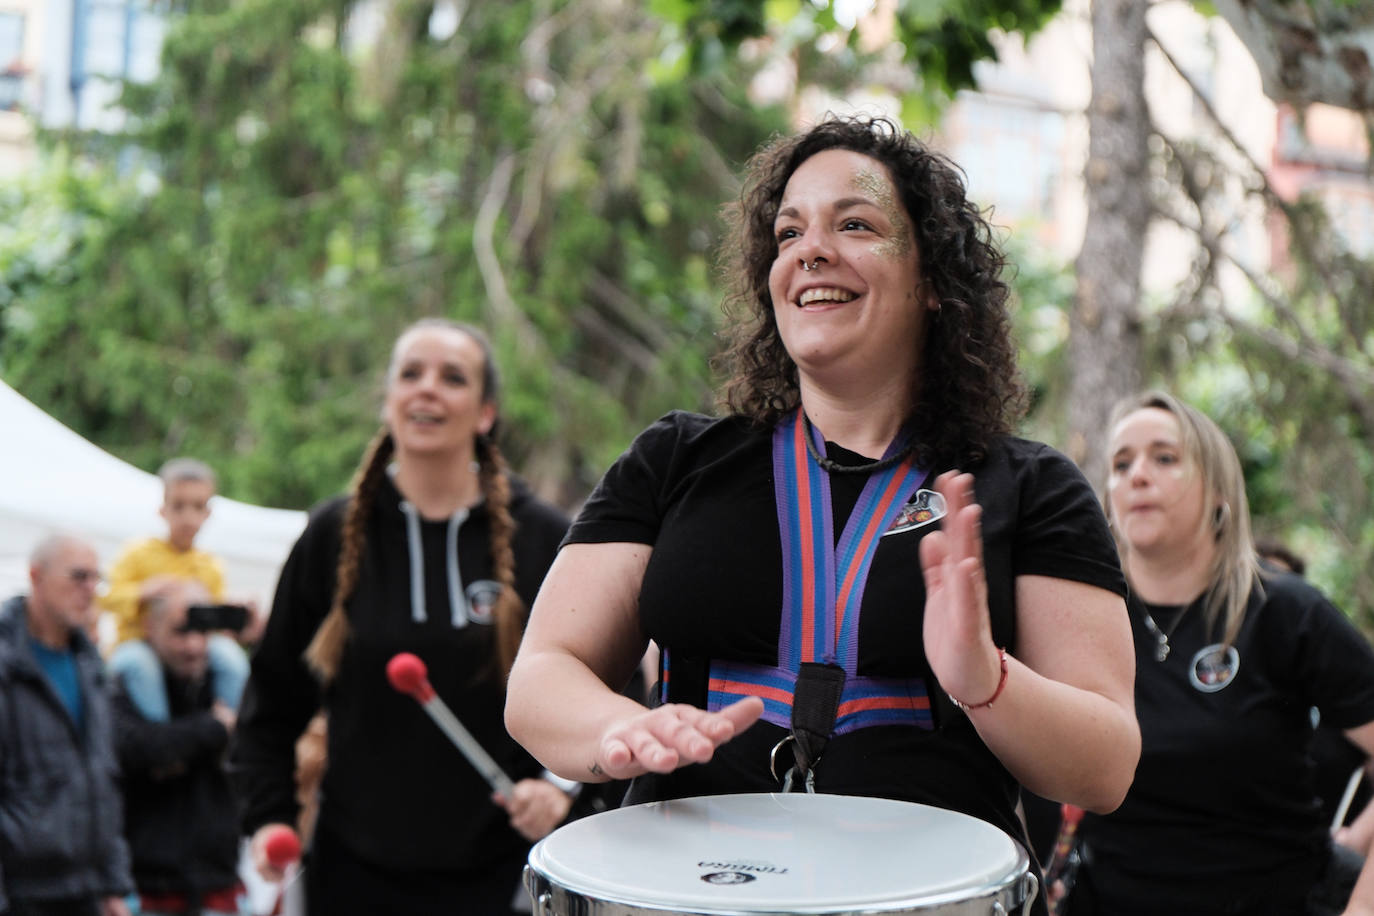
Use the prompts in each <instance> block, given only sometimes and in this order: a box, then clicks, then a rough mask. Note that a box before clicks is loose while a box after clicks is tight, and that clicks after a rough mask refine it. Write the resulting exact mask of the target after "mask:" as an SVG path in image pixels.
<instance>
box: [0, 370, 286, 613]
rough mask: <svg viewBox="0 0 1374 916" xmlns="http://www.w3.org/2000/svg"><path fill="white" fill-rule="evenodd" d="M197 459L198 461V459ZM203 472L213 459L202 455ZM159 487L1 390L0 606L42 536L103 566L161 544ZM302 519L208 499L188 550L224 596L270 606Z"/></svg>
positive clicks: (20, 588) (15, 590)
mask: <svg viewBox="0 0 1374 916" xmlns="http://www.w3.org/2000/svg"><path fill="white" fill-rule="evenodd" d="M198 457H199V456H198ZM204 457H205V458H207V459H208V460H209V461H210V463H211V465H212V466H213V464H214V456H204ZM161 504H162V483H161V481H159V480H158V479H157V477H156V476H155V475H153V474H149V473H147V472H145V471H140V470H139V469H138V468H136V467H134V466H133V465H130V464H127V463H125V462H123V461H121V460H119V459H118V458H116V457H114V456H113V455H111V454H109V453H108V452H106V451H103V450H102V449H100V448H98V447H97V446H95V445H93V444H92V443H90V442H88V441H86V440H85V439H83V438H82V437H81V436H79V435H77V434H76V433H75V432H73V431H72V430H70V429H68V428H67V427H65V426H63V425H62V424H61V423H59V422H58V421H57V420H55V419H53V418H52V417H50V416H48V415H47V414H46V413H44V412H43V411H42V410H40V409H39V408H38V407H36V406H34V405H33V404H32V403H30V402H29V401H28V400H26V399H25V398H23V397H22V396H21V395H20V394H19V393H18V392H16V391H15V390H14V389H13V388H10V387H9V386H8V385H5V384H4V383H0V600H2V599H3V598H7V597H9V596H10V595H14V594H19V593H21V592H25V591H27V590H28V555H29V552H30V551H31V550H32V549H33V547H34V545H36V544H37V543H38V541H39V540H41V539H42V538H43V537H46V536H47V535H49V534H53V533H56V532H59V531H61V532H70V533H72V534H75V535H78V536H80V537H84V538H86V539H88V540H89V541H90V542H91V543H92V545H93V546H94V547H95V549H96V551H97V552H98V553H99V556H100V562H101V565H102V566H103V567H104V568H105V569H107V570H108V568H109V565H110V564H111V563H112V562H114V560H115V558H116V557H117V556H118V555H119V552H120V551H121V550H122V549H123V547H124V546H125V545H126V544H127V543H128V542H129V541H132V540H135V539H138V538H144V537H150V536H165V535H166V533H167V526H166V523H165V522H163V520H162V517H161V516H159V515H158V507H159V506H161ZM304 526H305V513H304V512H297V511H288V510H285V509H268V508H264V507H262V506H254V505H250V504H248V503H241V502H235V501H234V500H231V499H226V498H224V497H222V496H217V497H215V499H214V502H213V503H212V504H211V512H210V519H209V521H207V522H206V523H205V527H204V528H202V529H201V532H200V535H199V536H198V537H197V538H196V546H197V547H200V548H201V549H203V550H206V551H209V552H210V553H213V554H215V555H216V556H218V557H219V558H220V560H221V561H222V562H223V564H224V576H225V591H226V593H227V594H228V596H229V597H232V598H236V599H249V598H251V599H255V600H256V601H257V602H258V606H259V607H260V608H261V609H262V610H263V611H264V612H265V611H267V610H268V609H269V608H270V607H271V599H272V590H273V589H274V588H275V586H276V580H277V574H278V572H279V570H280V569H281V564H282V562H283V561H285V559H286V555H287V553H288V552H289V551H290V549H291V545H292V543H294V542H295V540H296V537H297V536H298V535H299V534H300V532H301V529H302V528H303V527H304Z"/></svg>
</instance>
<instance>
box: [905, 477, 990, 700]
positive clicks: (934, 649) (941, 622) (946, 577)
mask: <svg viewBox="0 0 1374 916" xmlns="http://www.w3.org/2000/svg"><path fill="white" fill-rule="evenodd" d="M935 490H936V492H938V493H939V494H940V495H941V496H943V497H944V499H945V506H946V507H947V512H946V514H945V517H944V520H943V521H942V522H941V528H940V530H939V531H932V532H931V533H930V534H927V535H926V536H925V537H924V538H922V539H921V571H922V572H923V573H924V574H925V581H926V608H925V622H924V630H923V637H924V640H925V650H926V658H927V660H929V662H930V669H931V671H933V672H934V673H935V677H936V678H937V679H938V680H939V681H940V686H941V687H943V688H944V689H945V692H947V693H948V694H949V695H950V696H952V697H954V698H955V699H957V700H959V701H961V702H963V703H966V704H977V703H981V702H983V701H984V700H986V699H987V698H988V697H990V696H992V694H993V691H995V690H996V689H997V684H998V682H999V681H1000V679H1001V665H1000V663H999V659H998V655H997V646H996V645H995V644H994V643H993V640H992V624H991V622H990V620H989V615H988V586H987V579H986V576H985V574H984V571H983V536H982V517H983V509H982V507H981V506H979V505H978V503H976V502H975V501H974V499H973V477H972V475H969V474H963V473H960V472H958V471H948V472H946V473H944V474H941V475H940V476H939V477H938V478H937V479H936V481H935Z"/></svg>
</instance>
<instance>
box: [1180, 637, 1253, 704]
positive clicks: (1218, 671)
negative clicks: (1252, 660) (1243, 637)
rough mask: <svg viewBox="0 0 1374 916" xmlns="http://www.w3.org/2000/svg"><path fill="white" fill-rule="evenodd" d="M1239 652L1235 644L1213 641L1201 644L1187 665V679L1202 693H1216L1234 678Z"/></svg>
mask: <svg viewBox="0 0 1374 916" xmlns="http://www.w3.org/2000/svg"><path fill="white" fill-rule="evenodd" d="M1239 670H1240V653H1239V652H1237V651H1236V647H1235V646H1227V645H1223V644H1221V643H1219V642H1218V643H1213V644H1212V645H1210V646H1203V647H1202V648H1201V649H1198V650H1197V654H1196V655H1194V656H1193V661H1192V663H1191V664H1190V665H1189V666H1188V681H1189V683H1191V684H1192V685H1193V686H1194V687H1196V688H1197V689H1198V690H1201V691H1202V692H1203V693H1216V692H1217V691H1218V690H1221V689H1222V688H1224V687H1225V686H1226V685H1227V684H1229V683H1231V682H1232V681H1233V680H1235V679H1236V672H1237V671H1239Z"/></svg>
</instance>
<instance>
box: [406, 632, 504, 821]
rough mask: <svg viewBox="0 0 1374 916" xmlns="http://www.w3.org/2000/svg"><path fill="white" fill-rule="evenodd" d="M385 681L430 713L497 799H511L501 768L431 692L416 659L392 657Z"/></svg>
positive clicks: (424, 672) (417, 658) (425, 676)
mask: <svg viewBox="0 0 1374 916" xmlns="http://www.w3.org/2000/svg"><path fill="white" fill-rule="evenodd" d="M386 678H387V680H388V681H390V682H391V686H392V687H395V688H396V689H397V690H399V691H400V692H401V693H407V694H410V695H411V696H412V697H414V698H415V701H416V702H417V703H419V704H420V708H421V709H423V710H424V711H425V712H427V713H429V717H430V718H431V719H433V720H434V724H435V725H438V726H439V729H440V730H441V731H442V732H443V733H444V734H445V735H448V737H449V740H450V741H452V742H453V744H454V746H456V747H457V748H458V750H459V751H461V752H462V754H463V756H464V757H466V758H467V761H468V763H470V764H472V765H473V766H474V767H476V768H477V772H479V773H481V774H482V776H483V778H485V779H486V781H487V784H488V785H490V786H491V787H492V789H493V790H495V792H496V793H497V794H498V795H502V796H504V797H506V798H507V799H509V798H510V797H511V790H512V789H513V788H514V787H515V784H514V783H513V782H511V778H510V777H509V776H507V775H506V774H505V772H503V771H502V769H501V765H500V764H498V763H497V762H496V761H495V760H492V759H491V755H490V754H488V753H487V752H486V749H485V748H483V747H482V745H481V744H479V743H478V741H477V739H476V738H474V737H472V733H471V732H469V731H468V730H467V729H466V728H465V727H464V726H463V723H462V722H459V721H458V717H457V716H455V715H454V714H453V711H452V710H450V709H449V708H448V706H447V705H446V704H445V703H444V701H443V700H441V699H440V698H439V695H438V694H436V693H435V692H434V688H433V687H432V686H431V685H430V683H429V672H428V671H427V670H426V669H425V663H424V662H423V661H421V660H420V658H419V657H418V656H415V655H412V654H411V653H409V652H398V653H397V654H396V655H394V656H392V658H391V661H389V662H387V663H386Z"/></svg>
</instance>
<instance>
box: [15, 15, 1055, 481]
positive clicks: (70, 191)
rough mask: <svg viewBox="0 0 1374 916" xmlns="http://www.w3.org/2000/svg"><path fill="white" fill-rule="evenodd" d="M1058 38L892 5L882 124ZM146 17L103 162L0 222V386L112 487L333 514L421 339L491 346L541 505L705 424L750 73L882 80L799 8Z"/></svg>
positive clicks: (756, 130) (86, 154)
mask: <svg viewBox="0 0 1374 916" xmlns="http://www.w3.org/2000/svg"><path fill="white" fill-rule="evenodd" d="M1057 5H1058V4H1057V2H1055V3H1051V2H1037V0H1000V2H994V0H941V2H938V3H930V2H915V0H903V2H901V3H899V4H898V7H897V12H898V20H897V26H898V27H897V31H896V33H895V34H894V36H893V40H894V41H896V42H898V43H899V44H900V47H899V48H898V50H900V51H901V59H903V60H905V61H907V62H908V64H909V65H910V67H911V70H912V73H913V74H915V73H920V74H921V75H922V80H920V81H917V82H913V83H912V84H911V85H908V86H907V89H906V91H907V92H908V94H909V95H908V101H910V99H912V98H917V99H936V100H937V101H938V99H939V98H943V97H947V95H948V93H949V92H951V91H952V90H953V89H955V88H958V87H959V86H962V85H967V84H968V82H969V77H970V73H971V70H970V68H971V66H972V61H973V60H974V59H976V58H977V57H979V56H982V55H984V54H987V53H990V51H991V46H990V45H989V44H988V42H987V38H986V33H987V30H988V29H989V28H991V27H998V28H1027V27H1033V26H1036V25H1038V24H1039V23H1040V22H1042V21H1043V20H1044V19H1045V18H1046V17H1047V16H1048V15H1049V14H1050V13H1051V12H1052V11H1053V10H1054V9H1055V8H1057ZM177 6H178V9H179V12H178V13H176V14H175V18H174V19H173V22H172V27H171V30H170V33H169V35H168V38H167V41H166V44H165V47H164V52H163V59H162V68H161V73H160V75H159V77H158V79H157V80H156V81H155V82H153V83H151V84H149V85H145V86H137V85H133V86H129V87H128V88H127V89H126V93H125V97H124V100H123V104H124V107H125V108H126V109H127V111H128V112H129V113H130V128H129V130H128V132H127V134H126V135H125V136H120V137H113V138H111V137H100V136H96V137H89V136H85V137H83V136H64V137H56V138H52V141H53V144H54V146H53V148H54V150H55V151H56V155H55V158H53V159H52V161H51V163H50V164H49V166H48V167H47V168H45V169H44V170H42V171H41V172H40V173H38V174H36V175H34V176H31V178H30V179H29V180H27V181H26V182H24V183H22V184H20V185H17V186H14V187H10V188H6V189H4V192H3V197H0V209H3V215H4V217H5V219H4V225H5V226H6V227H8V228H7V229H6V230H4V231H3V232H0V375H3V377H4V378H5V379H6V380H7V381H8V382H9V383H10V384H12V385H14V386H15V387H17V388H19V389H20V390H21V391H22V392H24V393H25V394H26V395H27V396H28V397H30V398H31V399H33V400H34V401H36V402H37V403H38V404H39V405H40V406H42V407H44V408H45V409H47V410H49V411H51V412H52V413H54V414H55V415H56V416H57V417H59V418H60V419H62V420H63V421H65V422H66V423H68V424H69V425H71V426H72V427H74V428H75V429H77V430H78V431H79V432H81V433H83V434H85V435H86V436H88V437H90V438H92V439H93V440H95V441H96V442H98V443H99V444H101V445H102V446H104V447H105V448H107V449H109V450H110V451H112V452H114V453H115V454H117V455H119V456H121V457H123V458H125V459H127V460H129V461H131V462H133V463H135V464H137V465H139V466H142V467H144V468H153V467H156V466H157V464H158V463H160V462H161V460H163V459H164V458H165V457H167V456H168V455H170V454H174V453H177V454H194V455H197V456H200V457H203V458H205V459H207V460H209V461H211V462H213V463H214V464H215V465H216V466H217V467H218V468H219V469H220V470H221V472H222V478H223V484H224V489H225V491H226V492H227V493H229V494H230V495H232V496H235V497H237V498H241V499H246V500H251V501H255V502H262V503H268V504H273V505H284V506H303V505H307V504H309V503H311V502H313V501H315V500H318V499H320V498H321V497H323V496H326V495H328V494H330V493H332V492H335V491H337V490H338V489H339V488H341V487H342V486H343V485H344V484H345V482H346V481H347V478H348V476H349V474H350V472H351V469H352V468H353V466H354V464H355V462H356V460H357V457H358V454H359V452H360V449H361V447H362V444H363V442H364V441H365V440H366V439H367V437H368V436H369V435H370V434H371V432H372V431H373V429H375V424H376V420H375V417H376V411H377V408H378V405H379V394H380V381H381V377H382V372H383V366H384V364H385V361H386V358H387V350H388V347H389V345H390V343H391V341H392V340H393V339H394V337H395V335H396V333H397V331H398V330H399V329H400V328H402V327H403V326H404V325H406V324H407V323H409V322H410V321H412V320H414V319H415V318H418V317H421V316H425V315H447V316H451V317H455V318H459V319H464V320H468V321H472V322H475V323H477V324H480V325H482V326H484V327H486V328H488V329H489V330H490V332H491V334H492V336H493V337H494V339H495V343H496V346H497V349H498V356H499V360H500V362H501V365H502V367H503V369H504V372H505V375H506V382H507V384H506V388H505V399H504V414H505V419H506V424H505V428H506V432H507V437H506V445H507V449H508V451H509V452H510V453H511V455H512V458H513V460H514V462H515V463H516V465H517V466H518V467H520V468H521V469H522V470H523V471H524V472H525V473H526V474H527V475H528V476H530V477H531V478H532V479H533V480H534V481H535V483H536V485H538V486H539V487H540V488H541V489H542V490H543V492H545V493H546V494H548V495H551V496H553V497H554V498H556V499H561V500H562V501H564V502H566V503H572V502H575V501H576V500H577V499H578V498H579V497H580V496H581V495H582V494H583V493H585V492H586V490H587V488H588V487H589V486H590V485H591V483H592V482H594V481H595V479H596V477H597V476H598V475H599V473H600V471H601V470H602V469H603V468H604V467H605V466H606V464H607V463H609V462H610V461H611V460H612V459H613V458H614V456H615V455H616V454H617V453H618V452H619V451H620V450H621V449H622V448H623V447H624V446H625V445H626V443H627V442H628V440H629V438H630V437H631V436H632V435H633V433H634V432H635V431H636V430H637V429H639V428H640V427H642V426H643V425H644V424H645V423H646V422H647V421H648V420H650V419H652V418H653V417H654V416H656V415H657V414H658V413H661V412H663V411H665V410H667V409H669V408H672V407H688V408H707V407H709V406H710V405H711V399H712V395H711V390H712V381H713V380H712V378H711V375H710V372H709V369H708V366H709V358H710V357H711V356H712V355H713V354H714V353H715V352H716V350H717V345H716V339H715V337H714V331H715V328H716V322H717V311H718V310H717V302H718V295H717V294H716V292H715V291H714V284H713V277H712V274H711V263H712V256H713V248H714V245H715V243H716V239H717V237H718V230H719V227H718V222H717V219H716V212H717V208H718V206H719V205H720V204H721V203H722V202H724V201H725V200H727V199H728V198H729V197H730V196H732V194H733V192H734V190H735V187H736V178H735V176H736V175H737V173H738V170H739V166H740V165H741V164H742V162H743V161H744V159H745V158H746V157H747V156H748V154H749V153H750V152H752V151H753V150H754V149H755V148H756V147H757V146H758V144H759V143H760V142H762V141H763V140H764V139H766V138H767V137H768V136H769V135H771V134H772V133H774V132H776V131H778V130H783V129H785V128H786V126H787V125H786V121H785V116H784V112H783V111H782V110H781V108H770V107H766V106H765V107H760V105H758V104H756V103H754V102H751V101H750V100H749V97H748V94H747V88H748V85H749V80H750V78H751V77H752V76H753V73H754V68H756V67H759V66H762V65H763V64H764V63H766V62H767V61H768V60H769V59H774V60H776V59H777V58H778V57H779V56H782V57H785V58H789V59H791V60H793V61H794V62H795V63H796V65H797V72H798V78H799V81H800V82H802V83H808V82H817V81H819V82H824V83H826V84H828V85H831V86H833V87H835V88H836V89H837V90H839V91H843V90H845V89H848V88H851V87H853V86H855V85H859V84H861V83H862V82H863V81H864V80H865V79H868V78H869V77H868V76H867V75H866V73H867V71H866V70H865V65H866V63H870V62H873V61H876V60H879V59H882V58H883V57H884V56H885V55H886V56H889V57H890V56H891V54H892V47H891V46H888V47H876V48H875V47H869V48H868V49H867V50H863V49H862V46H863V42H861V41H860V40H859V35H858V30H857V29H854V28H852V24H851V25H849V26H843V25H841V24H840V23H839V22H837V20H836V14H835V10H834V9H833V8H832V6H831V5H830V4H829V3H825V2H819V3H817V2H801V0H769V2H767V3H754V2H731V0H707V2H693V0H654V2H652V3H651V4H649V5H648V7H647V8H644V7H642V6H641V5H639V4H634V3H629V2H623V3H615V2H612V3H606V2H603V0H566V2H555V0H520V2H516V0H512V2H502V3H467V2H457V0H440V2H419V0H392V2H390V3H382V4H376V3H371V4H361V3H357V2H355V0H295V2H292V3H280V2H276V0H189V2H187V3H184V4H178V5H177ZM363 14H365V15H363ZM837 36H838V37H839V38H842V39H843V40H842V41H840V42H838V43H836V41H835V40H834V39H835V38H836V37H837ZM753 39H758V41H760V42H762V43H763V44H764V45H766V46H767V48H768V53H766V54H762V55H760V54H752V55H751V54H741V53H739V49H740V46H741V43H742V42H745V41H746V40H753ZM915 107H916V108H922V109H923V110H934V108H935V107H936V103H935V102H929V103H927V102H921V104H919V105H916V106H915Z"/></svg>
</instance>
